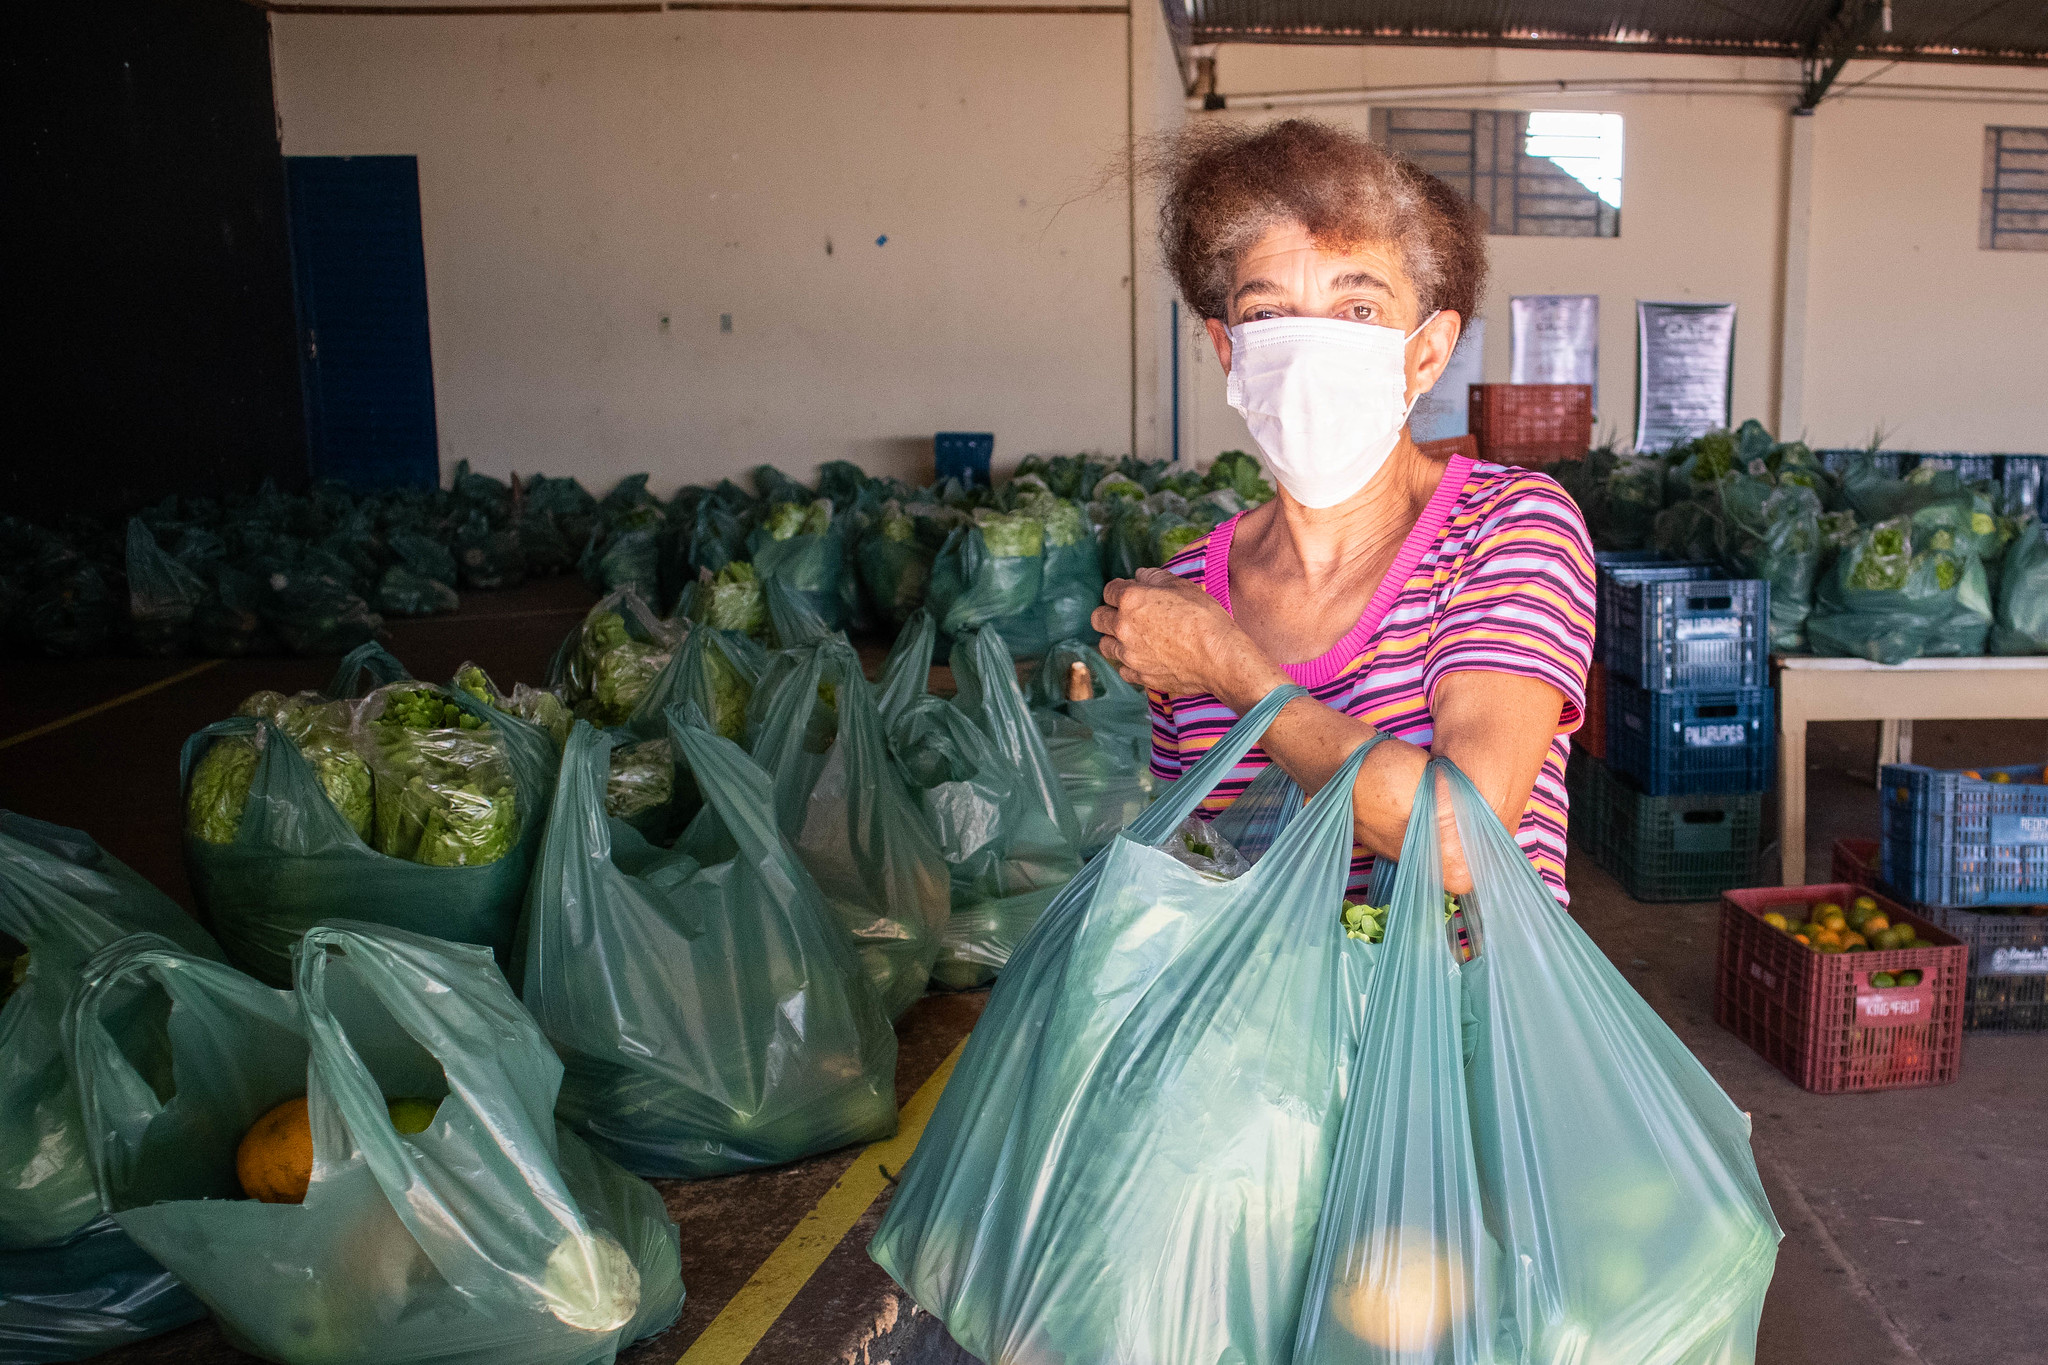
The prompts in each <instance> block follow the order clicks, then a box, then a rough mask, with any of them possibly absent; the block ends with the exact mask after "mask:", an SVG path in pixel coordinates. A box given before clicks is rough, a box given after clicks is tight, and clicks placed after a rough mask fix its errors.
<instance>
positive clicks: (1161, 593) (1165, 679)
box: [1089, 568, 1287, 715]
mask: <svg viewBox="0 0 2048 1365" xmlns="http://www.w3.org/2000/svg"><path fill="white" fill-rule="evenodd" d="M1102 600H1103V603H1104V605H1103V606H1100V607H1097V608H1096V609H1095V613H1094V615H1093V616H1091V617H1090V618H1089V622H1090V624H1091V625H1093V626H1094V627H1095V629H1097V630H1099V631H1101V632H1102V657H1104V658H1105V659H1108V660H1109V661H1110V662H1111V663H1113V664H1115V665H1116V670H1117V672H1118V673H1120V674H1121V675H1123V678H1124V680H1125V681H1126V682H1130V683H1134V684H1136V685H1137V686H1139V687H1143V688H1147V689H1149V690H1151V691H1154V692H1160V693H1163V694H1165V695H1166V696H1169V697H1188V696H1194V695H1197V694H1199V693H1205V692H1206V693H1208V694H1209V695H1211V696H1213V697H1215V698H1216V699H1217V700H1219V701H1221V702H1222V703H1223V704H1224V705H1225V706H1228V707H1229V708H1230V709H1231V710H1233V711H1235V712H1237V713H1238V714H1239V715H1243V714H1244V713H1245V712H1246V711H1247V710H1249V709H1251V707H1252V706H1253V705H1254V704H1256V703H1257V702H1258V700H1259V698H1261V697H1263V696H1265V695H1266V693H1268V692H1270V691H1272V690H1273V689H1274V688H1275V687H1278V686H1280V685H1281V684H1282V683H1285V682H1286V681H1287V675H1286V674H1285V673H1283V672H1281V670H1280V669H1279V668H1278V667H1276V666H1275V665H1274V663H1273V661H1272V660H1270V659H1268V658H1267V657H1266V656H1265V654H1264V653H1263V652H1261V651H1260V649H1259V647H1258V646H1257V645H1255V644H1253V643H1252V639H1251V637H1250V636H1249V635H1246V634H1245V633H1244V632H1243V631H1242V630H1240V629H1238V625H1237V622H1235V621H1233V620H1231V619H1230V613H1229V612H1227V611H1225V610H1224V609H1223V607H1222V605H1221V604H1220V603H1219V602H1217V601H1216V599H1215V598H1213V597H1211V596H1209V594H1208V593H1206V592H1203V591H1202V590H1201V588H1199V587H1197V586H1196V585H1195V584H1193V583H1190V582H1189V581H1188V580H1187V579H1185V578H1182V577H1180V576H1179V575H1178V574H1172V573H1168V572H1167V571H1166V570H1164V569H1151V568H1147V569H1140V570H1138V576H1137V577H1136V578H1135V579H1130V578H1119V579H1115V580H1113V581H1112V582H1111V583H1110V584H1109V586H1108V587H1106V588H1104V589H1103V592H1102Z"/></svg>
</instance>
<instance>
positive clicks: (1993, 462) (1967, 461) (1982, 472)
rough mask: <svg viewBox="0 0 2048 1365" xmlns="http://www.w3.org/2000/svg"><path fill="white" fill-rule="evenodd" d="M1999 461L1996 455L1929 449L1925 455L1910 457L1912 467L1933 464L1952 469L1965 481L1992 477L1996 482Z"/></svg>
mask: <svg viewBox="0 0 2048 1365" xmlns="http://www.w3.org/2000/svg"><path fill="white" fill-rule="evenodd" d="M1998 461H1999V457H1998V456H1996V455H1965V454H1960V453H1955V452H1949V451H1929V452H1927V453H1926V454H1924V455H1915V456H1912V457H1910V459H1909V461H1908V464H1909V467H1910V468H1912V469H1918V468H1920V467H1921V466H1922V465H1931V466H1933V467H1935V468H1937V469H1952V470H1954V471H1955V475H1956V477H1957V478H1959V479H1961V480H1962V481H1963V482H1964V483H1975V482H1977V480H1979V479H1990V480H1992V481H1993V482H1996V481H1997V479H1998Z"/></svg>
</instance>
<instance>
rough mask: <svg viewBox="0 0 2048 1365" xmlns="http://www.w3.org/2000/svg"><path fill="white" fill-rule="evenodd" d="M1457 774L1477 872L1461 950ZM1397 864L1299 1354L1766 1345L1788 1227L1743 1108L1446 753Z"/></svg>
mask: <svg viewBox="0 0 2048 1365" xmlns="http://www.w3.org/2000/svg"><path fill="white" fill-rule="evenodd" d="M1439 776H1441V777H1442V778H1444V779H1445V781H1446V783H1447V785H1448V789H1449V793H1450V804H1451V809H1452V811H1453V812H1454V815H1455V818H1456V821H1457V827H1458V836H1459V839H1460V841H1461V842H1462V844H1463V846H1464V850H1465V856H1466V860H1467V863H1468V865H1469V866H1470V867H1471V870H1472V879H1473V887H1474V890H1473V892H1472V894H1470V895H1468V896H1465V897H1463V898H1461V903H1462V908H1463V910H1464V912H1465V916H1464V918H1465V927H1466V930H1467V933H1468V934H1469V935H1470V937H1471V939H1472V940H1473V942H1475V943H1476V944H1477V945H1478V953H1477V956H1476V957H1473V958H1471V959H1470V960H1467V961H1465V962H1463V963H1460V962H1459V961H1458V958H1457V956H1456V955H1455V954H1454V952H1453V950H1452V946H1451V937H1450V935H1449V934H1448V933H1447V932H1446V930H1445V926H1444V924H1443V921H1442V918H1441V914H1440V911H1439V907H1441V906H1443V905H1444V903H1445V898H1444V894H1443V881H1442V872H1441V865H1442V853H1441V846H1440V844H1439V841H1438V840H1439V835H1438V825H1437V818H1436V816H1437V789H1438V788H1437V782H1438V778H1439ZM1375 883H1376V887H1375V889H1376V890H1377V889H1380V888H1383V887H1387V886H1388V884H1389V883H1391V900H1390V904H1391V910H1390V912H1389V914H1388V916H1387V918H1386V929H1385V940H1384V942H1383V943H1382V944H1381V946H1380V949H1379V955H1378V961H1377V963H1376V965H1375V966H1374V969H1373V973H1372V978H1371V984H1370V987H1369V989H1368V990H1367V992H1366V995H1365V999H1364V1002H1363V1003H1364V1016H1365V1017H1364V1027H1363V1033H1362V1036H1361V1038H1360V1040H1359V1043H1358V1046H1357V1048H1356V1050H1355V1051H1354V1052H1353V1054H1352V1060H1351V1063H1350V1077H1349V1083H1348V1085H1347V1087H1346V1093H1347V1094H1348V1095H1349V1096H1350V1099H1349V1100H1348V1101H1347V1102H1346V1104H1345V1112H1344V1121H1343V1126H1342V1131H1341V1133H1340V1134H1339V1136H1338V1139H1337V1150H1336V1157H1335V1160H1334V1163H1333V1168H1332V1175H1331V1179H1330V1182H1329V1185H1328V1188H1327V1191H1326V1193H1325V1196H1324V1200H1323V1207H1322V1218H1321V1221H1320V1223H1319V1224H1318V1225H1317V1227H1316V1231H1315V1261H1314V1267H1313V1269H1312V1270H1311V1272H1310V1274H1309V1277H1308V1283H1307V1290H1306V1293H1305V1294H1304V1295H1303V1296H1302V1298H1301V1317H1300V1330H1299V1334H1298V1336H1297V1338H1296V1341H1295V1344H1294V1348H1293V1351H1292V1358H1293V1360H1294V1361H1295V1362H1296V1363H1297V1365H1367V1362H1371V1365H1381V1363H1382V1362H1388V1361H1397V1360H1398V1361H1417V1362H1420V1361H1428V1362H1433V1363H1434V1365H1495V1363H1496V1362H1502V1361H1565V1360H1570V1361H1616V1362H1620V1361H1628V1362H1630V1365H1698V1363H1699V1362H1707V1361H1712V1362H1720V1363H1722V1365H1735V1363H1736V1362H1743V1361H1750V1360H1753V1359H1754V1358H1755V1355H1756V1331H1757V1318H1758V1314H1759V1313H1760V1312H1761V1311H1762V1307H1763V1298H1764V1291H1765V1290H1766V1289H1767V1288H1769V1286H1770V1282H1771V1272H1772V1268H1773V1265H1774V1263H1775V1262H1776V1259H1777V1243H1778V1239H1779V1237H1780V1235H1781V1234H1780V1232H1779V1230H1778V1225H1777V1221H1776V1219H1774V1218H1773V1217H1772V1216H1771V1209H1770V1204H1769V1203H1768V1201H1767V1200H1766V1199H1765V1197H1764V1191H1763V1185H1762V1182H1761V1180H1760V1179H1759V1178H1758V1176H1757V1171H1756V1162H1755V1160H1754V1158H1753V1157H1752V1156H1751V1154H1750V1150H1749V1136H1750V1134H1749V1122H1748V1120H1747V1119H1746V1118H1745V1117H1744V1116H1743V1114H1742V1112H1741V1111H1740V1110H1738V1109H1737V1108H1736V1107H1735V1105H1734V1104H1733V1103H1732V1102H1731V1101H1730V1100H1729V1099H1728V1097H1727V1096H1726V1095H1725V1094H1723V1093H1722V1091H1721V1088H1720V1087H1719V1086H1718V1085H1716V1084H1715V1083H1714V1080H1713V1078H1712V1077H1711V1076H1709V1075H1708V1074H1707V1072H1706V1069H1705V1068H1704V1067H1702V1066H1701V1065H1700V1064H1699V1062H1698V1061H1697V1060H1696V1059H1695V1058H1694V1057H1693V1055H1692V1054H1691V1052H1689V1051H1688V1050H1687V1049H1686V1047H1685V1045H1684V1044H1682V1043H1681V1042H1679V1040H1678V1039H1677V1038H1676V1037H1675V1036H1674V1035H1673V1034H1672V1032H1671V1030H1670V1029H1669V1028H1668V1027H1667V1026H1666V1025H1665V1024H1664V1022H1663V1021H1662V1020H1661V1019H1659V1018H1658V1017H1657V1015H1656V1012H1655V1011H1653V1010H1652V1009H1651V1008H1650V1007H1649V1006H1648V1005H1647V1004H1646V1003H1644V1001H1643V999H1642V997H1641V996H1639V995H1637V994H1636V992H1635V990H1634V989H1633V988H1632V987H1631V986H1630V985H1629V984H1628V982H1627V981H1626V980H1624V979H1623V977H1622V975H1621V973H1620V972H1619V971H1617V970H1616V969H1615V968H1614V966H1613V964H1611V963H1610V962H1609V961H1608V960H1607V956H1606V955H1605V954H1604V953H1602V952H1601V951H1600V949H1599V948H1597V947H1596V946H1594V944H1593V942H1592V941H1591V940H1590V939H1588V938H1587V937H1586V935H1585V933H1584V932H1583V931H1582V930H1580V929H1579V927H1578V926H1577V925H1576V924H1575V923H1573V921H1572V919H1571V917H1570V916H1569V915H1568V914H1567V913H1566V912H1565V911H1564V909H1563V908H1562V907H1561V906H1559V905H1558V903H1557V901H1556V899H1555V897H1553V896H1552V895H1551V893H1550V892H1549V890H1548V889H1547V888H1546V887H1545V886H1544V885H1543V883H1542V881H1541V879H1540V878H1539V877H1538V876H1537V875H1536V872H1535V871H1534V869H1533V868H1531V867H1530V865H1529V862H1528V859H1527V858H1526V857H1525V856H1523V854H1522V851H1521V850H1520V849H1519V848H1518V847H1516V845H1515V842H1514V838H1513V836H1511V835H1510V834H1509V833H1508V832H1507V830H1506V829H1505V828H1503V827H1502V825H1501V823H1500V821H1499V820H1498V819H1497V818H1496V817H1495V816H1494V814H1493V812H1492V811H1491V810H1490V809H1489V808H1488V807H1487V805H1486V803H1485V801H1484V800H1483V799H1482V798H1481V797H1480V796H1479V794H1478V792H1477V790H1476V789H1475V788H1473V786H1472V785H1471V783H1470V782H1468V781H1467V780H1466V779H1465V777H1464V775H1463V774H1462V773H1460V772H1458V771H1457V770H1456V769H1455V768H1454V767H1452V766H1451V765H1450V764H1448V763H1446V762H1444V761H1443V760H1436V761H1434V762H1432V763H1431V764H1430V765H1429V768H1428V770H1426V771H1425V773H1424V776H1423V779H1422V782H1421V784H1420V786H1419V787H1418V789H1417V793H1416V799H1415V806H1414V812H1413V814H1412V816H1411V818H1410V820H1409V825H1408V832H1407V836H1406V839H1405V840H1404V842H1403V844H1402V850H1401V858H1400V861H1399V865H1398V869H1397V870H1396V871H1395V872H1394V873H1393V875H1392V876H1391V877H1386V876H1382V875H1380V874H1378V873H1376V875H1375ZM1261 1358H1272V1359H1285V1358H1286V1356H1285V1355H1280V1354H1276V1355H1274V1356H1271V1357H1261Z"/></svg>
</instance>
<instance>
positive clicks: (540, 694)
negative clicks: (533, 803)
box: [455, 663, 576, 752]
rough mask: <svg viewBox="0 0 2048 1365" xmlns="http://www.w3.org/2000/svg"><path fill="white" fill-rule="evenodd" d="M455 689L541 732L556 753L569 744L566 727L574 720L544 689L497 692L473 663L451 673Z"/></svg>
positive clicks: (517, 685) (520, 687) (517, 687)
mask: <svg viewBox="0 0 2048 1365" xmlns="http://www.w3.org/2000/svg"><path fill="white" fill-rule="evenodd" d="M455 686H457V687H459V688H461V689H462V690H463V691H465V692H467V693H469V695H470V696H472V697H475V698H476V699H477V700H478V701H480V702H482V703H483V704H484V705H486V706H488V707H490V708H491V709H492V710H494V711H503V712H504V713H505V714H506V715H508V716H517V717H519V719H521V720H523V721H525V722H526V723H527V724H529V725H534V726H538V727H539V728H540V729H542V730H545V731H546V732H547V736H548V738H549V739H551V740H553V741H554V742H555V749H556V751H557V752H559V751H560V750H561V747H562V746H563V745H564V744H566V743H568V742H569V727H570V726H571V725H572V724H574V723H575V719H576V718H575V717H574V716H572V715H570V714H569V708H568V706H566V705H565V704H564V703H563V701H562V699H561V697H560V696H558V695H557V694H556V693H554V692H553V691H551V690H549V689H548V688H545V687H533V686H529V685H528V684H526V683H514V684H512V690H511V691H510V692H501V691H499V690H498V685H497V684H496V683H494V682H492V681H491V675H490V674H488V673H486V672H484V671H483V669H481V668H479V667H478V666H477V665H475V664H473V663H465V664H464V665H463V666H462V667H460V668H458V669H456V670H455Z"/></svg>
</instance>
